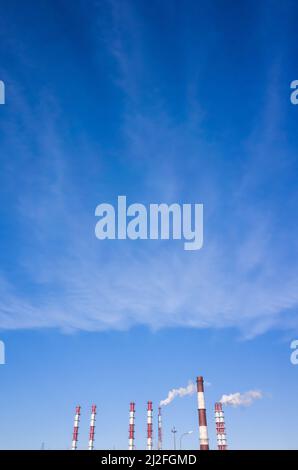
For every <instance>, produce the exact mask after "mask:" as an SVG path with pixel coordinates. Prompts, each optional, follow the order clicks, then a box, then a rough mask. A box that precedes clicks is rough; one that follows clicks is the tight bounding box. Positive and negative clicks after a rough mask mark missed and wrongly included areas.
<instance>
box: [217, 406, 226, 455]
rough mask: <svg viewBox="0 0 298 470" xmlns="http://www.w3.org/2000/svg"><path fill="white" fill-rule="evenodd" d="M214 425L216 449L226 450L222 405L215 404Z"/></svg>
mask: <svg viewBox="0 0 298 470" xmlns="http://www.w3.org/2000/svg"><path fill="white" fill-rule="evenodd" d="M215 425H216V437H217V449H218V450H227V437H226V428H225V418H224V412H223V409H222V403H218V402H217V403H215Z"/></svg>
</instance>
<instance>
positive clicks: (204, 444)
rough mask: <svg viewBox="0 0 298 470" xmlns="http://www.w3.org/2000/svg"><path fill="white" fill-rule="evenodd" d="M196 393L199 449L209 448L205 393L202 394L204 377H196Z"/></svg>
mask: <svg viewBox="0 0 298 470" xmlns="http://www.w3.org/2000/svg"><path fill="white" fill-rule="evenodd" d="M197 394H198V417H199V436H200V450H209V439H208V428H207V417H206V405H205V395H204V379H203V377H202V376H200V377H197Z"/></svg>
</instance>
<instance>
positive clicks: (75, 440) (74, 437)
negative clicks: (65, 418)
mask: <svg viewBox="0 0 298 470" xmlns="http://www.w3.org/2000/svg"><path fill="white" fill-rule="evenodd" d="M80 415H81V407H80V406H77V407H76V414H75V419H74V425H73V434H72V443H71V449H72V450H77V447H78V437H79V425H80Z"/></svg>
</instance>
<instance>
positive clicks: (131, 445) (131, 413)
mask: <svg viewBox="0 0 298 470" xmlns="http://www.w3.org/2000/svg"><path fill="white" fill-rule="evenodd" d="M134 448H135V403H134V402H131V403H130V405H129V430H128V449H129V450H134Z"/></svg>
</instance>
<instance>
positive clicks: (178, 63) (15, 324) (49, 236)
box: [0, 0, 298, 448]
mask: <svg viewBox="0 0 298 470" xmlns="http://www.w3.org/2000/svg"><path fill="white" fill-rule="evenodd" d="M295 16H297V5H295V2H294V1H285V2H282V4H281V3H280V2H277V1H270V2H269V1H249V2H248V1H245V2H239V4H236V2H232V1H231V2H229V1H228V2H227V1H210V2H193V1H186V2H184V3H183V6H182V5H181V2H178V1H177V2H175V1H163V2H160V1H151V2H145V1H136V2H132V1H123V2H117V1H97V2H95V1H94V2H93V1H90V2H88V5H86V2H80V1H77V2H76V3H75V5H74V4H73V3H71V2H69V1H63V0H62V1H59V2H50V1H44V2H42V3H41V4H40V3H39V2H34V1H28V2H26V5H25V4H24V5H21V4H20V2H16V1H9V2H5V1H2V2H1V18H0V79H1V80H3V81H4V82H5V86H6V104H5V105H4V106H0V152H1V153H0V160H1V172H0V197H1V205H0V240H1V247H2V249H1V251H0V328H1V330H0V339H1V340H3V341H4V342H5V345H6V355H7V357H6V360H7V364H6V365H5V366H0V381H1V402H0V416H1V419H0V436H1V439H0V446H1V448H18V447H19V448H39V447H40V445H41V442H42V441H44V442H45V443H46V446H47V447H50V448H67V447H69V445H70V439H71V431H72V422H73V411H74V406H75V405H76V404H77V403H80V404H81V405H82V407H83V410H84V411H83V416H82V433H81V446H82V447H84V445H85V444H86V443H87V438H88V436H87V427H88V419H89V408H90V406H91V403H92V402H93V401H94V402H95V403H97V405H98V407H99V410H100V412H99V415H98V432H97V441H96V447H97V448H104V447H107V448H108V447H110V448H112V447H113V446H115V447H116V448H121V447H126V445H127V425H128V420H127V413H128V411H127V408H128V402H129V401H130V400H132V399H134V400H135V401H136V403H137V410H139V415H138V416H139V417H138V421H137V427H138V440H137V446H138V447H139V448H141V447H143V443H144V431H145V414H144V409H145V402H146V401H147V400H148V399H152V400H154V404H155V409H156V408H157V404H158V402H159V400H160V399H163V398H165V396H166V395H167V392H168V390H169V389H171V388H173V387H179V386H184V385H186V384H187V382H188V380H189V379H192V380H193V379H194V378H195V376H196V375H198V374H203V375H204V376H205V377H206V380H207V381H208V382H210V384H211V385H210V386H208V387H207V389H206V399H207V402H208V419H209V423H210V426H209V427H210V434H211V444H212V446H213V447H215V441H214V429H213V428H214V425H213V419H212V407H213V402H214V401H215V400H217V399H219V398H220V396H221V395H222V394H223V393H233V392H237V391H240V392H245V391H247V390H251V389H259V390H262V392H263V395H264V396H263V398H262V400H260V401H258V402H255V403H254V404H253V405H252V406H251V407H248V408H245V409H242V408H237V409H234V408H229V407H227V408H226V420H227V433H228V441H229V444H230V447H231V448H295V447H296V448H297V431H296V430H295V425H296V421H297V411H298V409H297V392H298V384H297V378H298V376H297V374H298V368H297V366H296V367H295V366H293V365H291V363H290V341H291V340H292V339H294V338H297V336H298V333H297V327H298V317H297V305H298V289H297V280H298V268H297V248H298V246H297V245H298V242H297V240H298V237H297V217H296V214H297V202H298V189H297V174H298V159H297V148H298V142H297V119H298V115H297V113H298V107H296V106H293V105H292V104H291V102H290V83H291V81H292V80H295V79H297V78H298V71H297V66H296V63H295V57H297V52H298V51H297V47H298V46H297V32H296V30H297V25H296V24H295ZM122 194H124V195H126V196H127V198H128V201H129V202H139V203H143V204H149V203H160V202H164V203H169V204H170V203H172V202H179V203H186V202H189V203H195V202H196V203H203V204H204V247H203V248H202V250H199V251H197V252H187V251H184V250H183V248H182V244H181V242H180V241H171V240H169V241H149V240H146V241H144V240H142V241H133V242H132V241H128V240H126V241H122V240H118V241H109V240H106V241H99V240H97V239H96V238H95V235H94V227H95V223H96V220H95V217H94V211H95V207H96V206H97V205H98V204H99V203H101V202H110V203H113V204H115V203H116V200H117V196H118V195H122ZM164 421H165V445H166V446H168V447H170V445H171V436H170V432H169V430H170V428H171V426H172V425H173V424H175V426H176V427H177V428H178V430H179V431H180V432H183V431H185V430H188V429H189V428H191V429H193V430H194V434H193V435H192V436H190V437H188V438H186V439H185V446H187V445H188V446H189V447H190V448H195V447H196V446H197V440H198V436H197V416H196V403H195V397H185V398H183V399H181V400H179V399H177V400H176V401H174V402H173V403H171V404H170V405H169V406H168V407H167V408H165V410H164ZM104 423H107V424H106V425H105V429H104ZM274 426H275V427H274Z"/></svg>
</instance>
